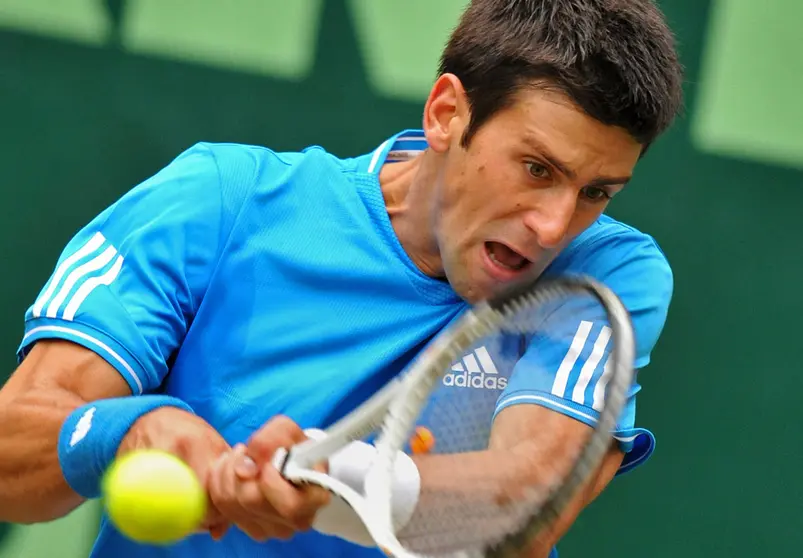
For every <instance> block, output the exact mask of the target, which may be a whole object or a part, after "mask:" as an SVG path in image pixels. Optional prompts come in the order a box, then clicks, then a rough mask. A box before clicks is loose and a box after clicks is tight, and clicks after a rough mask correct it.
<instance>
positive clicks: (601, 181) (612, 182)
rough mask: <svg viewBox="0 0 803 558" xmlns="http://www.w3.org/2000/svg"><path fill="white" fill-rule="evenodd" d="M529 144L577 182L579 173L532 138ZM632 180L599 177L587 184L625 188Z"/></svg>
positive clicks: (628, 177) (622, 177) (627, 177)
mask: <svg viewBox="0 0 803 558" xmlns="http://www.w3.org/2000/svg"><path fill="white" fill-rule="evenodd" d="M527 143H528V144H530V146H532V147H534V148H535V149H536V150H537V151H538V152H539V153H540V154H541V156H542V157H543V158H544V159H546V160H547V162H548V163H549V164H550V165H552V166H553V167H555V168H556V169H558V171H559V172H560V173H561V174H564V175H566V176H568V177H569V178H570V179H571V180H576V179H577V173H575V172H574V171H573V170H571V169H570V168H569V166H568V165H567V164H566V163H564V162H562V161H560V160H559V159H556V158H555V156H554V155H550V154H549V153H547V150H546V149H545V148H544V146H543V145H541V144H540V143H539V142H538V141H536V140H534V139H532V138H528V141H527ZM631 178H633V177H632V176H598V177H597V178H595V179H594V180H592V181H591V182H589V183H588V184H586V186H591V187H594V188H596V187H599V186H618V185H620V184H621V185H622V186H624V185H626V184H627V183H628V182H630V179H631Z"/></svg>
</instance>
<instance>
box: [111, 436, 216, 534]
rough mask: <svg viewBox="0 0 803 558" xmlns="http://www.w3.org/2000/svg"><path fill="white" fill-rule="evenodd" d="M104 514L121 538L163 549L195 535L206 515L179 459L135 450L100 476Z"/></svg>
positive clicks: (202, 497)
mask: <svg viewBox="0 0 803 558" xmlns="http://www.w3.org/2000/svg"><path fill="white" fill-rule="evenodd" d="M102 488H103V496H104V505H105V507H106V513H107V514H108V516H109V519H110V520H111V521H112V523H113V524H114V525H115V527H117V529H118V530H119V531H120V532H121V533H122V534H123V535H125V536H127V537H129V538H131V539H133V540H135V541H137V542H141V543H147V544H159V545H168V544H171V543H175V542H178V541H180V540H181V539H183V538H185V537H186V536H188V535H190V534H192V533H193V531H195V530H196V529H197V528H198V527H199V525H200V524H201V522H202V521H203V518H204V516H205V515H206V492H205V491H204V489H203V487H202V486H201V483H200V482H199V481H198V477H197V476H196V475H195V472H194V471H193V470H192V469H191V468H190V467H189V466H188V465H187V464H186V463H184V462H183V461H182V460H181V459H179V458H178V457H175V456H174V455H171V454H169V453H166V452H163V451H157V450H136V451H133V452H131V453H128V454H126V455H124V456H123V457H121V458H120V459H118V460H117V461H115V462H114V463H113V464H112V466H111V467H110V468H109V470H108V471H107V472H106V474H105V475H104V477H103V484H102Z"/></svg>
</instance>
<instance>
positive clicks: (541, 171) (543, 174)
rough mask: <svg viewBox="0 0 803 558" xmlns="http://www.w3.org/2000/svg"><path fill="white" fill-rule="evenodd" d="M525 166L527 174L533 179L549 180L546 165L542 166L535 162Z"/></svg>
mask: <svg viewBox="0 0 803 558" xmlns="http://www.w3.org/2000/svg"><path fill="white" fill-rule="evenodd" d="M526 165H527V172H528V173H530V176H532V177H533V178H549V168H547V166H546V165H542V164H541V163H538V162H536V161H530V162H528V163H526Z"/></svg>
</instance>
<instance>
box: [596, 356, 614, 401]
mask: <svg viewBox="0 0 803 558" xmlns="http://www.w3.org/2000/svg"><path fill="white" fill-rule="evenodd" d="M611 372H612V370H611V359H610V357H608V360H606V361H605V366H604V367H603V368H602V377H601V378H600V379H599V381H598V382H597V385H596V386H594V403H593V404H592V407H593V408H594V410H595V411H602V408H603V407H604V406H605V389H606V388H607V387H608V380H610V379H611Z"/></svg>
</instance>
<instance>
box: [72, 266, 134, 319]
mask: <svg viewBox="0 0 803 558" xmlns="http://www.w3.org/2000/svg"><path fill="white" fill-rule="evenodd" d="M122 267H123V256H117V261H115V262H114V265H113V266H112V267H111V268H110V269H109V270H108V271H107V272H106V273H104V274H103V275H101V276H100V277H92V278H91V279H87V280H86V281H85V282H84V284H83V285H81V287H80V288H79V289H78V290H77V291H76V292H75V294H74V295H73V297H72V298H71V299H70V302H69V303H67V307H66V308H65V309H64V315H63V316H62V318H64V319H65V320H69V321H72V319H73V318H74V317H75V314H76V313H77V312H78V309H79V308H80V307H81V304H82V303H83V302H84V300H86V297H88V296H89V295H90V294H91V293H92V291H94V290H95V289H96V288H97V287H99V286H100V285H111V284H112V283H113V282H114V280H115V279H117V275H118V274H119V273H120V269H122Z"/></svg>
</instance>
